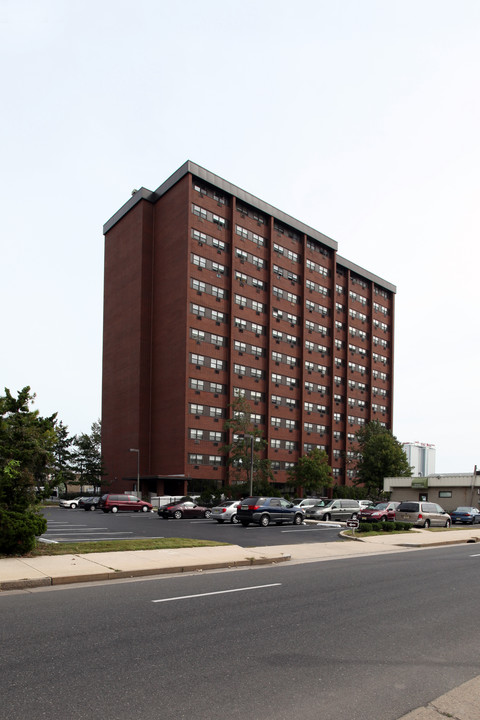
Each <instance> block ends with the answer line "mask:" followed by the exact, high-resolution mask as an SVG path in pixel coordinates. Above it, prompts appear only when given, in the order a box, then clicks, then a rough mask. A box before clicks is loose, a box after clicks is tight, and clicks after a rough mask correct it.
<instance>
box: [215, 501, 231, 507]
mask: <svg viewBox="0 0 480 720" xmlns="http://www.w3.org/2000/svg"><path fill="white" fill-rule="evenodd" d="M234 504H235V500H228V502H223V503H220V505H218V507H230V505H234Z"/></svg>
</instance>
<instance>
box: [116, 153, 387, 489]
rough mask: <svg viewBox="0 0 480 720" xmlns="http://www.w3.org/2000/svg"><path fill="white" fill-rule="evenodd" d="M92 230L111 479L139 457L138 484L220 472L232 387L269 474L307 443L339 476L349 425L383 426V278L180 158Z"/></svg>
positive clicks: (130, 475) (347, 477) (131, 482)
mask: <svg viewBox="0 0 480 720" xmlns="http://www.w3.org/2000/svg"><path fill="white" fill-rule="evenodd" d="M309 192H311V188H309ZM104 233H105V294H104V336H103V410H102V450H103V456H104V462H105V467H106V470H107V472H108V476H107V480H108V481H109V482H112V483H113V484H112V485H111V488H112V490H115V491H123V490H128V491H131V490H132V489H133V487H134V486H135V484H136V476H137V461H138V462H139V466H138V467H139V473H140V478H141V488H142V491H143V492H152V493H156V494H159V495H163V494H182V493H184V492H186V490H187V483H188V480H189V479H190V478H192V479H195V480H196V481H197V482H196V485H197V487H198V485H199V484H201V481H212V480H214V481H216V482H217V484H218V485H219V486H220V485H222V484H224V483H225V482H226V479H227V467H226V457H225V455H224V453H223V452H222V446H224V445H225V444H229V443H231V442H232V440H233V438H232V432H231V431H226V430H225V429H224V423H225V420H226V419H227V418H228V417H229V414H230V412H231V407H230V406H231V403H232V401H233V400H234V399H235V398H236V397H239V396H242V397H244V398H245V399H246V400H247V401H248V403H249V406H250V409H251V421H252V425H254V426H256V427H258V428H259V429H261V430H262V432H263V436H264V438H265V439H266V441H267V443H268V447H267V449H266V450H265V453H264V455H265V456H266V457H268V459H269V460H270V461H271V467H272V470H273V474H274V478H275V482H276V483H277V484H278V485H284V484H285V483H286V482H287V480H288V478H287V472H288V470H289V468H291V467H292V466H293V465H294V464H295V463H296V462H297V460H298V459H299V457H300V456H302V455H304V454H305V453H308V452H309V451H310V450H312V449H313V448H321V449H324V450H325V451H326V452H327V454H328V458H329V463H330V465H331V466H332V468H333V476H334V479H335V481H336V482H337V483H340V484H350V483H351V480H352V477H353V473H354V469H353V468H352V465H351V462H350V458H351V457H353V447H354V439H355V432H356V431H357V430H359V429H360V428H361V427H362V426H363V425H364V424H365V423H366V422H368V421H370V420H378V421H380V422H381V423H382V424H384V425H385V426H386V427H388V428H390V429H391V426H392V416H393V407H392V398H393V337H394V300H395V292H396V289H395V287H394V286H393V285H391V284H390V283H389V282H387V281H385V280H382V279H381V278H379V277H377V276H376V275H374V274H373V273H371V272H369V271H367V270H364V269H362V268H361V267H359V266H358V265H355V264H354V263H352V262H350V261H349V260H346V259H345V258H343V257H340V256H339V255H338V254H337V243H336V242H335V241H334V240H331V239H330V238H328V237H327V236H325V235H323V234H322V233H320V232H318V231H317V230H314V229H313V228H311V227H308V226H307V225H305V224H304V223H302V222H300V221H298V220H295V219H294V218H292V217H290V216H289V215H287V214H286V213H284V212H282V211H280V210H277V209H276V208H274V207H272V206H271V205H268V204H267V203H265V202H263V201H262V200H259V199H258V198H256V197H254V196H253V195H250V194H249V193H248V192H245V191H244V190H241V189H240V188H238V187H235V185H232V184H231V183H229V182H226V181H225V180H223V179H221V178H219V177H217V176H215V175H213V174H212V173H211V172H209V171H207V170H205V169H203V168H201V167H199V166H198V165H195V164H194V163H192V162H186V163H185V164H184V165H183V166H182V167H181V168H180V169H179V170H177V171H176V172H175V173H174V174H173V175H172V176H171V177H170V178H169V179H168V180H166V182H164V183H163V185H161V186H160V187H159V188H158V189H157V190H155V191H154V192H152V191H150V190H146V189H145V188H141V189H139V190H138V191H134V192H133V193H132V197H131V198H130V199H129V200H128V202H126V203H125V205H124V206H123V207H122V208H121V209H120V210H119V211H118V212H117V213H116V214H115V215H114V216H113V217H112V218H111V219H110V220H109V221H108V222H107V223H106V225H105V227H104ZM359 255H361V248H360V249H359ZM132 451H133V452H132Z"/></svg>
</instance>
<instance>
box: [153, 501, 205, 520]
mask: <svg viewBox="0 0 480 720" xmlns="http://www.w3.org/2000/svg"><path fill="white" fill-rule="evenodd" d="M211 514H212V511H211V510H210V508H207V507H203V505H197V504H196V503H194V502H190V501H185V502H177V503H171V504H170V505H162V507H159V508H158V516H159V517H163V518H164V519H165V520H168V518H171V517H173V518H175V520H180V518H183V517H186V518H199V517H204V518H209V517H210V516H211Z"/></svg>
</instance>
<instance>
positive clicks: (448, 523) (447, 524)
mask: <svg viewBox="0 0 480 720" xmlns="http://www.w3.org/2000/svg"><path fill="white" fill-rule="evenodd" d="M472 525H473V522H472ZM445 527H447V528H448V527H450V520H445Z"/></svg>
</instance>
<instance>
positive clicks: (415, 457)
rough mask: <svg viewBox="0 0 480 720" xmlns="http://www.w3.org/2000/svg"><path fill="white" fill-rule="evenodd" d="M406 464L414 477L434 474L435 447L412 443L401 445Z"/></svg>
mask: <svg viewBox="0 0 480 720" xmlns="http://www.w3.org/2000/svg"><path fill="white" fill-rule="evenodd" d="M403 449H404V450H405V454H406V456H407V460H408V464H409V465H411V466H412V473H413V476H414V477H417V476H422V477H426V476H427V475H433V474H434V473H435V445H428V444H427V443H420V442H413V443H403Z"/></svg>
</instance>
